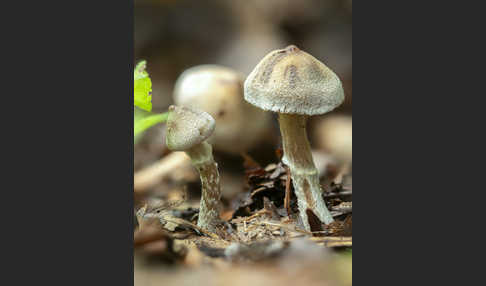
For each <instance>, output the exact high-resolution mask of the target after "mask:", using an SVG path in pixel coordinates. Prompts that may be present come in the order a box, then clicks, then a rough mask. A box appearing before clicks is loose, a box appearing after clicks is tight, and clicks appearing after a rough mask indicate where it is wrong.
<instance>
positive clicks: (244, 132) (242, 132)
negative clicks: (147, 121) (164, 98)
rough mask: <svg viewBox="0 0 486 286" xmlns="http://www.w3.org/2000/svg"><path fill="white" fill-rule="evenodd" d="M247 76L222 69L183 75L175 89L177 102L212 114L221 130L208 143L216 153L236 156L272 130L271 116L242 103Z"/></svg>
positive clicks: (204, 67) (203, 67) (193, 70)
mask: <svg viewBox="0 0 486 286" xmlns="http://www.w3.org/2000/svg"><path fill="white" fill-rule="evenodd" d="M243 80H244V76H243V75H241V74H240V73H239V72H236V71H234V70H233V69H230V68H227V67H223V66H219V65H201V66H196V67H192V68H190V69H188V70H186V71H184V72H183V73H182V74H181V76H180V77H179V78H178V80H177V82H176V85H175V88H174V102H175V104H176V105H179V106H186V107H189V108H193V109H198V110H202V111H205V112H207V113H209V114H210V115H211V116H212V117H213V118H214V119H215V121H216V124H217V125H218V128H217V129H216V130H215V131H214V133H213V135H211V137H210V138H209V139H208V142H210V143H211V144H212V145H213V146H214V148H215V149H216V150H220V151H224V152H227V153H233V154H237V153H240V152H244V151H248V150H249V149H251V148H252V147H254V146H256V145H257V144H258V143H259V142H261V141H262V138H263V137H264V136H265V134H266V131H268V128H269V127H270V116H269V114H267V113H265V112H262V111H261V110H259V109H258V108H255V107H254V106H252V105H251V104H248V103H247V102H245V101H244V99H243Z"/></svg>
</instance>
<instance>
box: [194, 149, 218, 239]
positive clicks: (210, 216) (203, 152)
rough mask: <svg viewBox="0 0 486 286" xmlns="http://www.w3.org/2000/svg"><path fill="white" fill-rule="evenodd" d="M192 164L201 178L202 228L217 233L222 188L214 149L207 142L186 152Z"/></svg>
mask: <svg viewBox="0 0 486 286" xmlns="http://www.w3.org/2000/svg"><path fill="white" fill-rule="evenodd" d="M186 153H187V155H189V157H191V162H192V165H193V166H194V167H196V169H197V170H198V172H199V176H200V177H201V185H202V189H201V203H200V206H199V219H198V221H197V225H198V226H199V227H200V228H203V229H206V230H209V231H215V225H216V223H217V222H218V221H219V208H220V203H219V202H220V199H221V187H220V184H219V173H218V164H217V163H216V162H215V161H214V159H213V148H212V147H211V145H210V144H209V143H207V142H202V143H200V144H198V145H196V146H194V147H192V148H191V149H189V150H187V151H186Z"/></svg>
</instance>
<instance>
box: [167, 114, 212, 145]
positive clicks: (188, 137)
mask: <svg viewBox="0 0 486 286" xmlns="http://www.w3.org/2000/svg"><path fill="white" fill-rule="evenodd" d="M214 127H215V123H214V119H213V118H212V117H211V115H209V114H208V113H206V112H204V111H200V110H194V109H190V108H187V107H182V106H174V105H172V106H170V107H169V116H168V118H167V133H166V139H165V141H166V144H167V147H168V148H169V149H170V150H172V151H185V150H188V149H190V148H191V147H194V146H196V145H197V144H199V143H201V142H203V141H204V140H206V139H207V138H208V137H209V136H211V134H212V133H213V131H214Z"/></svg>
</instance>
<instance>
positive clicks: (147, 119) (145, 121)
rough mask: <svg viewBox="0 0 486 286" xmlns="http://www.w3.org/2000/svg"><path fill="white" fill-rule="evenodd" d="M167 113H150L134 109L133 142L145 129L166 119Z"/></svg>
mask: <svg viewBox="0 0 486 286" xmlns="http://www.w3.org/2000/svg"><path fill="white" fill-rule="evenodd" d="M168 115H169V114H168V113H167V112H165V113H155V114H154V113H150V112H144V111H141V110H137V109H135V112H134V120H133V124H134V126H133V134H134V140H135V142H136V141H137V139H138V138H139V135H141V134H142V133H143V132H144V131H145V130H147V129H149V128H150V127H152V126H154V125H156V124H159V123H163V122H165V121H167V117H168Z"/></svg>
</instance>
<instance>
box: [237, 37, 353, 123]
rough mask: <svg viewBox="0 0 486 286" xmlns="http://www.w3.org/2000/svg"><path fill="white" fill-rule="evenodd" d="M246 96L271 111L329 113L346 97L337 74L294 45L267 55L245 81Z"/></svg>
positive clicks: (302, 113) (253, 102)
mask: <svg viewBox="0 0 486 286" xmlns="http://www.w3.org/2000/svg"><path fill="white" fill-rule="evenodd" d="M244 89H245V100H246V101H248V102H249V103H251V104H253V105H255V106H257V107H259V108H261V109H263V110H268V111H273V112H279V113H291V114H301V115H318V114H324V113H327V112H329V111H331V110H333V109H334V108H336V107H338V106H339V105H340V104H341V103H342V102H343V101H344V91H343V87H342V84H341V81H340V80H339V78H338V76H337V75H336V74H335V73H334V72H333V71H332V70H331V69H329V68H328V67H327V66H326V65H324V64H323V63H322V62H320V61H319V60H317V59H316V58H314V57H313V56H311V55H310V54H308V53H306V52H304V51H302V50H300V49H299V48H297V47H296V46H294V45H291V46H288V47H287V48H285V49H282V50H275V51H272V52H270V53H269V54H268V55H266V56H265V57H264V58H263V59H262V60H261V61H260V63H258V65H257V66H256V67H255V69H254V70H253V71H252V72H251V73H250V75H249V76H248V78H247V79H246V81H245V86H244Z"/></svg>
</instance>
